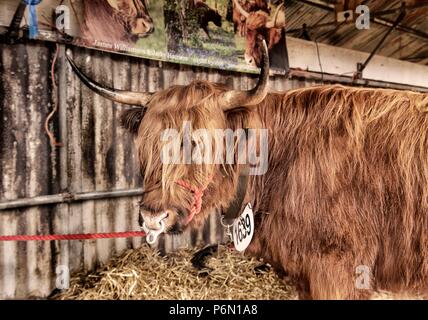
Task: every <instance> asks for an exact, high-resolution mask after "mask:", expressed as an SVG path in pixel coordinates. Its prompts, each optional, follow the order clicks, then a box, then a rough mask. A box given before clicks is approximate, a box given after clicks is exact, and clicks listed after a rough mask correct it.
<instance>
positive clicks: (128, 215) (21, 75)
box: [0, 43, 308, 299]
mask: <svg viewBox="0 0 428 320" xmlns="http://www.w3.org/2000/svg"><path fill="white" fill-rule="evenodd" d="M54 51H55V44H49V43H41V44H35V43H32V44H17V45H5V44H0V52H1V53H0V77H1V80H0V176H1V181H0V200H1V201H5V200H14V199H18V198H23V197H33V196H40V195H49V194H55V193H59V192H65V191H69V192H89V191H105V190H117V189H130V188H137V187H141V182H142V180H141V176H140V175H139V169H138V165H137V162H136V157H135V155H134V150H133V142H132V138H131V137H130V136H129V135H128V134H126V133H125V132H124V130H122V128H120V127H119V126H118V116H119V113H120V110H121V109H122V108H123V106H121V105H117V104H115V103H112V102H110V101H108V100H106V99H104V98H102V97H100V96H98V95H96V94H94V93H93V92H91V91H90V90H89V89H87V88H86V87H85V86H84V85H83V84H82V83H81V82H80V81H79V80H78V79H77V77H76V76H75V75H74V74H73V73H72V71H71V69H70V68H69V66H68V65H67V64H66V63H65V60H64V57H60V59H59V61H58V64H57V67H56V79H57V83H58V93H59V96H58V104H59V107H60V110H59V111H58V113H57V114H56V115H55V116H54V117H53V121H52V125H51V129H52V130H53V132H54V133H55V135H56V136H57V137H59V140H60V141H61V142H62V143H63V144H64V146H63V147H62V148H56V149H54V150H52V149H51V147H50V144H49V139H48V138H47V136H46V134H45V131H44V121H45V119H46V116H47V115H48V113H49V111H50V110H51V109H52V107H53V103H54V101H55V98H54V97H55V95H54V94H53V92H52V83H51V79H50V74H49V72H50V67H51V61H52V58H53V55H54ZM72 54H73V56H74V58H75V59H76V61H77V62H78V64H79V65H81V66H83V68H84V69H85V72H87V73H89V74H91V75H92V76H93V77H94V78H95V79H96V80H98V81H100V82H103V83H106V84H108V85H110V86H114V87H116V88H122V89H132V90H150V91H154V90H157V89H162V88H166V87H168V86H170V85H171V84H186V83H188V82H190V81H191V80H193V79H196V78H197V79H204V80H209V81H215V82H223V83H228V84H230V85H233V87H235V88H242V89H246V88H249V87H250V86H252V85H254V83H255V81H256V77H255V76H254V75H242V74H238V73H230V72H223V71H219V70H209V69H205V68H200V67H191V66H183V65H177V64H171V63H163V62H158V61H149V60H144V59H137V58H130V57H126V56H121V55H111V54H108V53H102V52H98V51H91V50H87V49H82V48H73V49H72ZM305 85H308V83H306V82H304V81H299V80H287V79H286V78H284V77H281V76H275V77H272V78H271V87H272V89H275V90H287V89H291V88H296V87H301V86H305ZM60 123H61V124H63V126H60V125H59V124H60ZM61 135H62V136H61ZM137 200H138V197H130V198H119V199H111V200H96V201H95V200H93V201H84V202H81V203H73V204H58V205H47V206H40V207H32V208H28V209H19V210H9V211H0V234H1V235H13V234H51V233H58V234H59V233H90V232H112V231H128V230H138V224H137V221H138V219H137V210H136V208H137V207H136V202H137ZM223 239H224V235H223V229H222V227H221V226H219V217H218V214H213V215H212V216H211V217H210V218H209V219H208V220H207V223H206V225H205V226H204V228H203V229H202V230H201V231H188V232H186V233H185V234H184V235H183V236H181V237H169V236H167V237H162V238H161V239H160V241H159V243H158V248H159V249H160V250H161V251H163V252H169V251H172V250H175V249H177V248H179V247H185V246H194V245H195V244H196V243H216V242H218V241H222V240H223ZM141 244H142V239H138V238H133V239H116V240H112V239H102V240H86V241H54V242H0V298H2V299H4V298H8V299H14V298H28V297H46V296H48V295H49V294H50V293H51V291H52V290H53V289H54V288H55V277H56V273H55V272H56V267H57V266H58V265H64V266H67V267H69V268H70V271H71V272H73V271H78V270H89V269H93V268H95V267H97V266H99V265H101V264H102V263H104V262H106V261H107V260H108V259H109V258H111V257H112V256H114V255H116V254H120V253H121V252H123V251H124V250H126V249H128V248H135V247H138V246H140V245H141Z"/></svg>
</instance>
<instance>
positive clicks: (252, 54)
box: [233, 0, 285, 66]
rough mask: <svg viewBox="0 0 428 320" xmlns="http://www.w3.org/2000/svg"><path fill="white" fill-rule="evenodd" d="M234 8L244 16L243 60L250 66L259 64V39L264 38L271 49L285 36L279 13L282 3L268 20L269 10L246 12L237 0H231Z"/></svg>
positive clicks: (283, 17)
mask: <svg viewBox="0 0 428 320" xmlns="http://www.w3.org/2000/svg"><path fill="white" fill-rule="evenodd" d="M233 2H234V8H235V10H236V11H238V12H240V16H241V17H243V18H245V19H244V20H243V21H244V22H243V23H245V32H244V35H245V41H246V42H245V54H244V58H245V61H246V62H247V63H248V64H249V65H252V66H260V63H261V50H260V49H261V48H260V47H259V43H260V41H259V39H265V40H266V42H267V44H268V48H269V50H272V49H273V47H274V46H276V45H277V44H278V43H279V42H280V40H281V39H283V37H285V34H284V31H283V26H284V24H285V16H284V15H283V14H281V15H280V14H279V13H280V11H281V8H282V7H283V3H281V4H280V5H279V6H278V7H277V10H276V11H275V14H274V17H273V19H272V20H269V11H266V10H257V11H250V12H247V11H246V10H245V9H244V8H243V7H242V6H241V4H240V3H239V1H238V0H233Z"/></svg>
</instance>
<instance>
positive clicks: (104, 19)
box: [81, 0, 153, 43]
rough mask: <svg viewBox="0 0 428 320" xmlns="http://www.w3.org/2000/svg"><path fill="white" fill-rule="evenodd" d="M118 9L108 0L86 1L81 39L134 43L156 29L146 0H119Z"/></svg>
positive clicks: (84, 3) (117, 0)
mask: <svg viewBox="0 0 428 320" xmlns="http://www.w3.org/2000/svg"><path fill="white" fill-rule="evenodd" d="M116 3H117V9H115V8H113V7H112V6H110V4H109V3H108V1H107V0H90V1H83V16H84V24H83V26H82V28H81V32H82V38H84V39H85V40H86V41H88V42H91V41H94V40H98V41H105V42H107V43H129V42H135V41H137V40H138V39H139V38H140V37H143V36H146V35H148V34H150V33H151V32H153V21H152V18H151V17H150V15H149V13H148V11H147V9H146V8H147V6H146V4H145V0H137V1H131V0H116Z"/></svg>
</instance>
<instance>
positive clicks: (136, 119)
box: [120, 107, 147, 134]
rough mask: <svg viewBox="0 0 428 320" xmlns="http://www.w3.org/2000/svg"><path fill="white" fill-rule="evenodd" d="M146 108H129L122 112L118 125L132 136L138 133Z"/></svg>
mask: <svg viewBox="0 0 428 320" xmlns="http://www.w3.org/2000/svg"><path fill="white" fill-rule="evenodd" d="M146 110H147V108H146V107H140V108H131V109H128V110H125V111H123V112H122V115H121V116H120V125H121V126H122V127H123V128H125V129H127V130H128V131H129V132H131V133H133V134H137V133H138V129H139V127H140V123H141V120H143V117H144V114H145V113H146Z"/></svg>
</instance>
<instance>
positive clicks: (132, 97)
mask: <svg viewBox="0 0 428 320" xmlns="http://www.w3.org/2000/svg"><path fill="white" fill-rule="evenodd" d="M66 57H67V60H68V62H69V63H70V65H71V67H72V68H73V71H74V72H75V73H76V74H77V76H78V77H79V78H80V80H81V81H82V82H83V83H84V84H85V85H86V86H87V87H88V88H89V89H91V90H92V91H94V92H96V93H98V94H99V95H101V96H103V97H104V98H107V99H109V100H112V101H115V102H119V103H124V104H129V105H134V106H145V105H146V104H147V102H148V101H149V100H150V98H151V96H152V93H146V92H132V91H126V90H118V89H113V88H109V87H106V86H103V85H101V84H99V83H98V82H96V81H94V80H92V79H90V78H89V77H88V76H87V75H86V74H84V73H83V72H82V71H81V70H80V69H79V68H78V67H77V66H76V64H75V63H74V61H73V59H72V58H71V56H70V54H69V53H68V52H66Z"/></svg>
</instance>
